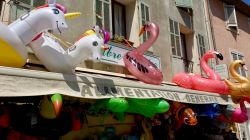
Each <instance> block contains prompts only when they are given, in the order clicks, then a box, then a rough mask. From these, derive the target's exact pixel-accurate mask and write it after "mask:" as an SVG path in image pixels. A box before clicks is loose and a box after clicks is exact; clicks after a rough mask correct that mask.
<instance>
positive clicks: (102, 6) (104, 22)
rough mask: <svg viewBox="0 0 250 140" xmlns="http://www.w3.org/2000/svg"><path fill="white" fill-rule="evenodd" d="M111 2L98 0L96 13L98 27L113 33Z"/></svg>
mask: <svg viewBox="0 0 250 140" xmlns="http://www.w3.org/2000/svg"><path fill="white" fill-rule="evenodd" d="M110 1H111V0H96V1H95V2H96V3H95V13H96V25H98V26H100V27H101V28H104V29H105V30H107V31H109V32H110V33H112V24H111V2H110Z"/></svg>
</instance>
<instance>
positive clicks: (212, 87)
mask: <svg viewBox="0 0 250 140" xmlns="http://www.w3.org/2000/svg"><path fill="white" fill-rule="evenodd" d="M215 57H218V58H219V59H220V60H223V56H222V54H221V53H219V52H216V51H213V50H209V51H208V52H207V53H206V54H204V56H203V57H202V59H201V61H200V64H201V68H202V70H203V71H204V72H205V73H206V75H207V77H208V78H205V77H201V75H199V74H191V73H190V74H187V73H179V74H176V75H175V76H174V77H173V80H172V81H173V82H174V83H176V84H177V85H178V86H181V87H184V88H189V89H194V90H200V91H207V92H216V93H220V94H229V90H228V86H227V85H226V83H225V82H224V81H221V78H220V76H219V75H218V74H217V73H215V72H214V71H213V70H212V69H211V68H210V67H209V65H208V64H207V62H208V60H209V59H211V58H215Z"/></svg>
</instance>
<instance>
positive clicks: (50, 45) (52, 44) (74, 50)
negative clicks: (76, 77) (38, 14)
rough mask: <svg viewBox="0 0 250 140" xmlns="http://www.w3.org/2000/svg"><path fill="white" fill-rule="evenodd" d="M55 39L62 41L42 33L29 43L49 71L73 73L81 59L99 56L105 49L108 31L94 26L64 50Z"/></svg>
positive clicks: (98, 57)
mask: <svg viewBox="0 0 250 140" xmlns="http://www.w3.org/2000/svg"><path fill="white" fill-rule="evenodd" d="M57 40H59V41H60V42H61V43H62V41H61V40H60V39H58V38H55V37H53V36H52V34H50V35H48V34H46V33H44V34H43V35H42V36H41V37H39V38H37V39H36V40H34V41H33V42H32V43H30V47H31V49H32V50H33V52H34V53H35V55H36V56H37V57H38V59H39V60H40V61H41V62H42V63H43V64H44V66H45V67H46V68H47V69H48V70H49V71H53V72H60V73H68V74H73V73H74V72H75V67H76V66H77V65H78V64H80V63H81V62H83V60H86V59H94V60H98V59H100V58H101V55H102V50H103V49H105V47H104V43H106V42H107V41H108V40H109V33H108V32H106V31H104V30H101V29H100V28H99V26H95V27H94V28H93V29H91V30H88V31H87V32H85V33H84V34H83V35H82V36H81V38H80V39H79V40H78V41H77V42H75V44H74V45H72V46H70V47H69V48H68V49H66V50H64V49H63V47H61V44H60V43H59V42H58V41H57ZM63 44H65V43H63Z"/></svg>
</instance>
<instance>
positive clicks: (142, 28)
mask: <svg viewBox="0 0 250 140" xmlns="http://www.w3.org/2000/svg"><path fill="white" fill-rule="evenodd" d="M145 31H146V30H145V26H142V27H141V29H140V32H139V36H141V35H142V34H143V33H144V32H145Z"/></svg>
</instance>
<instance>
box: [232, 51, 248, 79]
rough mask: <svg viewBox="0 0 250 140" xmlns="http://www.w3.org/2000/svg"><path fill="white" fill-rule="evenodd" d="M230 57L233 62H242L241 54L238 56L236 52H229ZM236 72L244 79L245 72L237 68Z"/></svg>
mask: <svg viewBox="0 0 250 140" xmlns="http://www.w3.org/2000/svg"><path fill="white" fill-rule="evenodd" d="M231 55H232V58H233V60H243V58H244V56H243V55H242V54H240V53H238V52H234V51H233V52H231ZM237 72H238V73H239V74H240V75H241V76H244V77H246V76H247V75H246V72H245V70H244V69H243V68H239V69H238V70H237Z"/></svg>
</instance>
